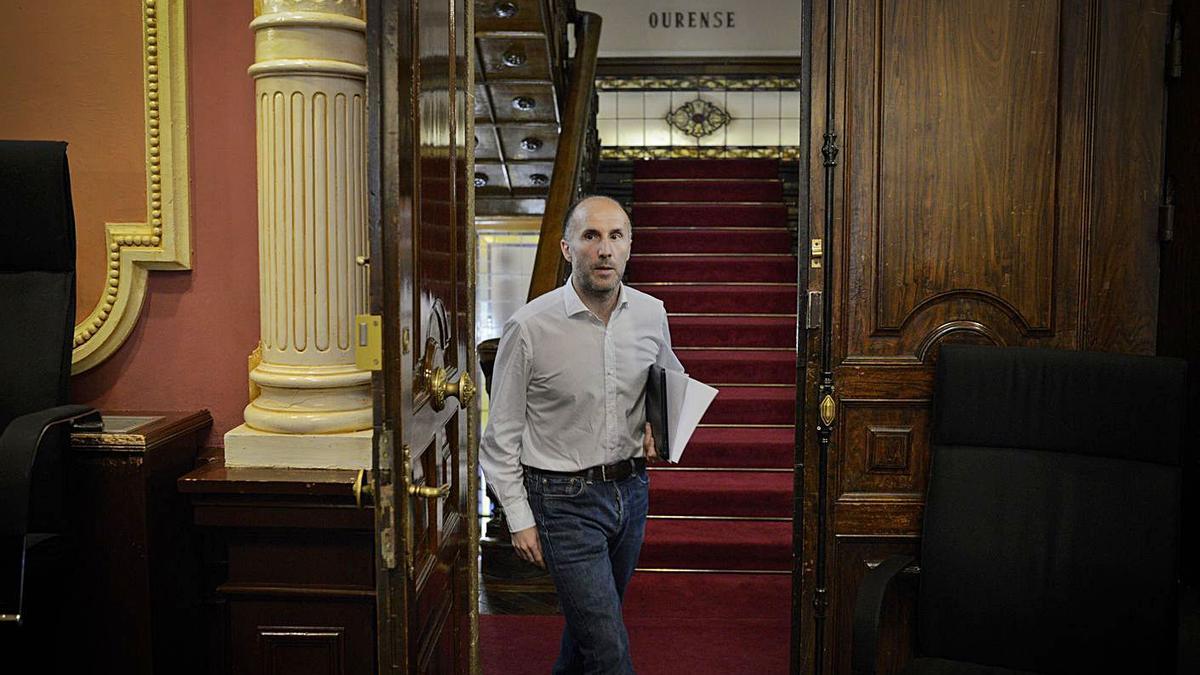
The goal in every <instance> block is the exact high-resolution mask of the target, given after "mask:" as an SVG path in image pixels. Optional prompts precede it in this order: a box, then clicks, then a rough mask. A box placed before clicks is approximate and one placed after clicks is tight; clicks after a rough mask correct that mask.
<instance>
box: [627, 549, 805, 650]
mask: <svg viewBox="0 0 1200 675" xmlns="http://www.w3.org/2000/svg"><path fill="white" fill-rule="evenodd" d="M791 601H792V580H791V577H789V576H788V575H786V574H708V575H697V574H694V573H687V572H651V573H646V574H635V575H633V580H632V581H630V582H629V588H628V589H627V590H626V591H625V599H624V601H623V602H622V603H621V604H622V605H623V606H624V608H625V612H626V614H627V615H629V616H635V615H636V616H646V617H650V616H652V617H661V618H668V617H669V618H678V619H724V620H726V621H728V620H729V619H731V618H732V616H731V613H730V609H731V608H738V607H740V608H747V609H751V608H752V609H751V611H752V612H753V616H756V617H764V618H766V617H778V618H780V619H782V620H783V621H787V618H788V616H790V611H791ZM734 616H745V614H735V615H734ZM677 672H687V671H677Z"/></svg>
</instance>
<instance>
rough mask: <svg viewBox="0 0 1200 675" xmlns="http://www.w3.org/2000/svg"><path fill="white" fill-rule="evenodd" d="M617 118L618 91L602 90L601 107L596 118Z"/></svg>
mask: <svg viewBox="0 0 1200 675" xmlns="http://www.w3.org/2000/svg"><path fill="white" fill-rule="evenodd" d="M616 118H617V92H615V91H602V92H600V108H599V109H598V110H597V111H596V119H601V120H612V119H616Z"/></svg>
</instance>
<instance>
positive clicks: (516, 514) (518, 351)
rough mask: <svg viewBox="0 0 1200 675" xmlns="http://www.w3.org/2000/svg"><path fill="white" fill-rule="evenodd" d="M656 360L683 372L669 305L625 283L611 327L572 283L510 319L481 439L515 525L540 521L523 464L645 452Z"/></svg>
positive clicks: (575, 463) (581, 462)
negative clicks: (532, 506)
mask: <svg viewBox="0 0 1200 675" xmlns="http://www.w3.org/2000/svg"><path fill="white" fill-rule="evenodd" d="M653 363H657V364H659V365H660V366H662V367H664V368H667V369H669V370H676V371H679V372H683V365H682V364H681V363H679V359H678V358H676V356H675V352H673V351H671V333H670V330H669V329H668V327H667V312H666V310H665V309H664V308H663V304H662V301H660V300H658V299H657V298H655V297H653V296H650V295H647V294H645V293H642V292H641V291H638V290H636V289H633V288H629V287H627V286H625V285H624V284H622V285H621V289H620V296H619V298H618V300H617V306H616V308H615V309H614V310H613V313H612V316H611V317H609V320H608V325H607V326H606V325H605V324H604V322H603V321H601V320H600V319H599V318H598V317H596V315H594V314H592V312H591V310H589V309H588V308H587V306H586V305H584V304H583V300H581V299H580V298H579V295H578V293H577V292H576V291H575V287H574V285H573V284H572V283H571V282H570V281H568V282H567V283H566V284H564V285H563V286H561V287H559V288H556V289H555V290H553V291H551V292H549V293H546V294H544V295H542V296H540V297H538V298H537V299H535V300H534V301H533V302H531V303H529V304H528V305H525V306H524V307H522V308H521V309H520V310H518V311H517V313H516V314H514V315H513V317H512V318H511V319H509V321H508V323H506V324H505V325H504V333H503V335H502V336H501V338H500V348H499V351H498V352H497V354H496V364H495V367H494V369H493V371H492V396H491V409H490V410H489V412H488V425H487V430H486V431H484V433H483V438H482V440H481V442H480V445H479V450H480V452H479V463H480V465H481V466H482V467H483V472H484V475H486V476H487V479H488V481H489V482H490V483H491V484H492V487H493V488H494V489H495V491H496V494H497V495H498V496H499V498H500V504H501V505H502V506H503V507H504V512H505V514H506V515H507V516H508V525H509V529H511V530H512V531H513V532H516V531H518V530H523V529H526V528H528V527H533V525H534V520H533V513H532V511H530V508H529V498H528V495H526V493H525V484H524V481H523V480H522V469H521V465H522V464H525V465H527V466H532V467H537V468H540V469H549V470H551V471H578V470H580V469H586V468H588V467H592V466H597V465H599V464H611V463H613V462H616V461H619V460H622V459H628V458H629V457H637V456H641V454H642V439H643V437H644V435H645V432H644V426H645V423H646V414H645V401H644V398H645V387H646V377H647V374H648V372H649V369H650V365H651V364H653Z"/></svg>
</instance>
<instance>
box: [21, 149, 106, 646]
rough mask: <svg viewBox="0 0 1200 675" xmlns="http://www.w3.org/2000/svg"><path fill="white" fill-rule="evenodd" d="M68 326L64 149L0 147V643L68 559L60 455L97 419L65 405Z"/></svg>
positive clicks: (69, 219) (46, 612)
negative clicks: (75, 427)
mask: <svg viewBox="0 0 1200 675" xmlns="http://www.w3.org/2000/svg"><path fill="white" fill-rule="evenodd" d="M74 323H75V217H74V214H73V212H72V209H71V187H70V180H69V174H68V170H67V155H66V144H65V143H54V142H23V141H0V383H2V384H0V628H3V629H4V630H5V631H6V635H7V637H9V638H11V637H12V636H13V635H14V634H18V633H17V631H19V630H20V626H21V625H22V624H26V623H29V622H31V621H32V617H33V616H37V615H39V614H41V615H43V616H52V615H53V613H54V611H55V608H53V607H50V606H47V605H46V603H45V602H41V601H35V599H34V598H31V597H30V596H37V595H41V590H40V589H43V588H50V589H53V588H55V586H58V587H62V586H64V585H65V584H64V583H63V580H62V579H55V578H54V577H55V573H54V570H53V567H54V566H55V565H59V564H64V563H69V556H70V553H69V544H68V542H67V537H64V536H63V535H64V534H67V533H68V532H69V527H68V523H69V517H68V514H67V513H66V511H67V509H66V507H65V504H64V498H65V496H66V480H67V477H66V471H65V460H64V453H66V452H67V451H68V450H69V443H70V437H69V432H70V429H71V426H72V424H77V423H83V424H90V425H97V424H98V423H99V414H98V413H97V412H96V411H95V410H93V409H92V408H89V407H87V406H81V405H68V404H67V385H68V381H69V377H70V374H71V349H72V347H73V332H74ZM42 579H45V580H46V582H45V583H41V581H40V580H42ZM33 588H38V589H39V591H38V592H34V591H32V590H31V589H33ZM43 597H49V595H44V596H43ZM46 602H49V601H46ZM7 653H11V652H6V654H7Z"/></svg>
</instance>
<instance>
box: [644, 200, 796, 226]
mask: <svg viewBox="0 0 1200 675" xmlns="http://www.w3.org/2000/svg"><path fill="white" fill-rule="evenodd" d="M632 219H633V226H634V228H635V231H636V228H638V227H696V226H705V227H778V228H780V229H786V226H787V205H786V204H782V203H771V202H763V203H751V204H743V203H736V204H735V203H729V204H722V203H716V202H714V203H678V204H676V203H671V202H640V203H639V202H634V204H633V216H632Z"/></svg>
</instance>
